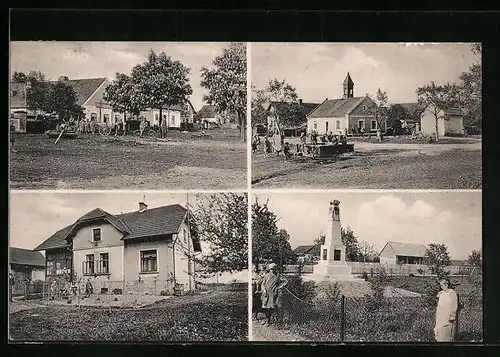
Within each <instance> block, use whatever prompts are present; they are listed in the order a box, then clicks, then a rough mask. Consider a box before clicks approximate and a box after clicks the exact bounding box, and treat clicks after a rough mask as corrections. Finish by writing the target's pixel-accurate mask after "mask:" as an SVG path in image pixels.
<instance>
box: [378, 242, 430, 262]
mask: <svg viewBox="0 0 500 357" xmlns="http://www.w3.org/2000/svg"><path fill="white" fill-rule="evenodd" d="M426 250H427V248H426V247H425V246H424V245H422V244H412V243H398V242H387V243H386V244H385V246H384V248H382V250H381V251H380V253H379V258H380V264H387V265H396V264H423V263H424V258H425V252H426Z"/></svg>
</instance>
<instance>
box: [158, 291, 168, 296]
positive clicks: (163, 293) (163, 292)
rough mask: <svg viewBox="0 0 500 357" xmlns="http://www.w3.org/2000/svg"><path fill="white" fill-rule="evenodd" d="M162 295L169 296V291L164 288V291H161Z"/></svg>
mask: <svg viewBox="0 0 500 357" xmlns="http://www.w3.org/2000/svg"><path fill="white" fill-rule="evenodd" d="M160 295H161V296H167V295H168V293H167V292H166V291H165V290H162V291H161V292H160Z"/></svg>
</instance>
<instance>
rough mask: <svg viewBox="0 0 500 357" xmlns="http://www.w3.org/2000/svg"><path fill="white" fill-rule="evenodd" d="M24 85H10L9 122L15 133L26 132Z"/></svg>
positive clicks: (26, 114) (26, 113) (26, 111)
mask: <svg viewBox="0 0 500 357" xmlns="http://www.w3.org/2000/svg"><path fill="white" fill-rule="evenodd" d="M26 90H27V88H26V84H25V83H11V84H10V120H11V121H12V122H13V123H14V126H15V127H16V132H17V133H25V132H26V121H27V116H28V113H29V110H28V109H29V108H28V104H27V102H26Z"/></svg>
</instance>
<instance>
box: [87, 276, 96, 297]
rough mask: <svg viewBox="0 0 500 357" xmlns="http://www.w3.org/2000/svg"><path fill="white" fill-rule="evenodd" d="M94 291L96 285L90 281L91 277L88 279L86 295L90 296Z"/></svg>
mask: <svg viewBox="0 0 500 357" xmlns="http://www.w3.org/2000/svg"><path fill="white" fill-rule="evenodd" d="M93 293H94V287H93V286H92V283H91V282H90V278H88V279H87V283H86V284H85V297H86V298H89V297H90V295H91V294H93Z"/></svg>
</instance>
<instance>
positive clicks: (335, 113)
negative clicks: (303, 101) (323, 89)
mask: <svg viewBox="0 0 500 357" xmlns="http://www.w3.org/2000/svg"><path fill="white" fill-rule="evenodd" d="M365 98H367V97H354V98H347V99H327V100H325V101H324V102H323V103H321V104H320V105H319V106H318V107H316V109H314V110H313V111H312V112H311V113H309V118H330V117H342V116H344V115H346V114H347V113H349V112H351V111H352V110H353V109H355V108H356V107H357V106H358V105H359V104H360V103H361V102H362V101H363V100H364V99H365Z"/></svg>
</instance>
